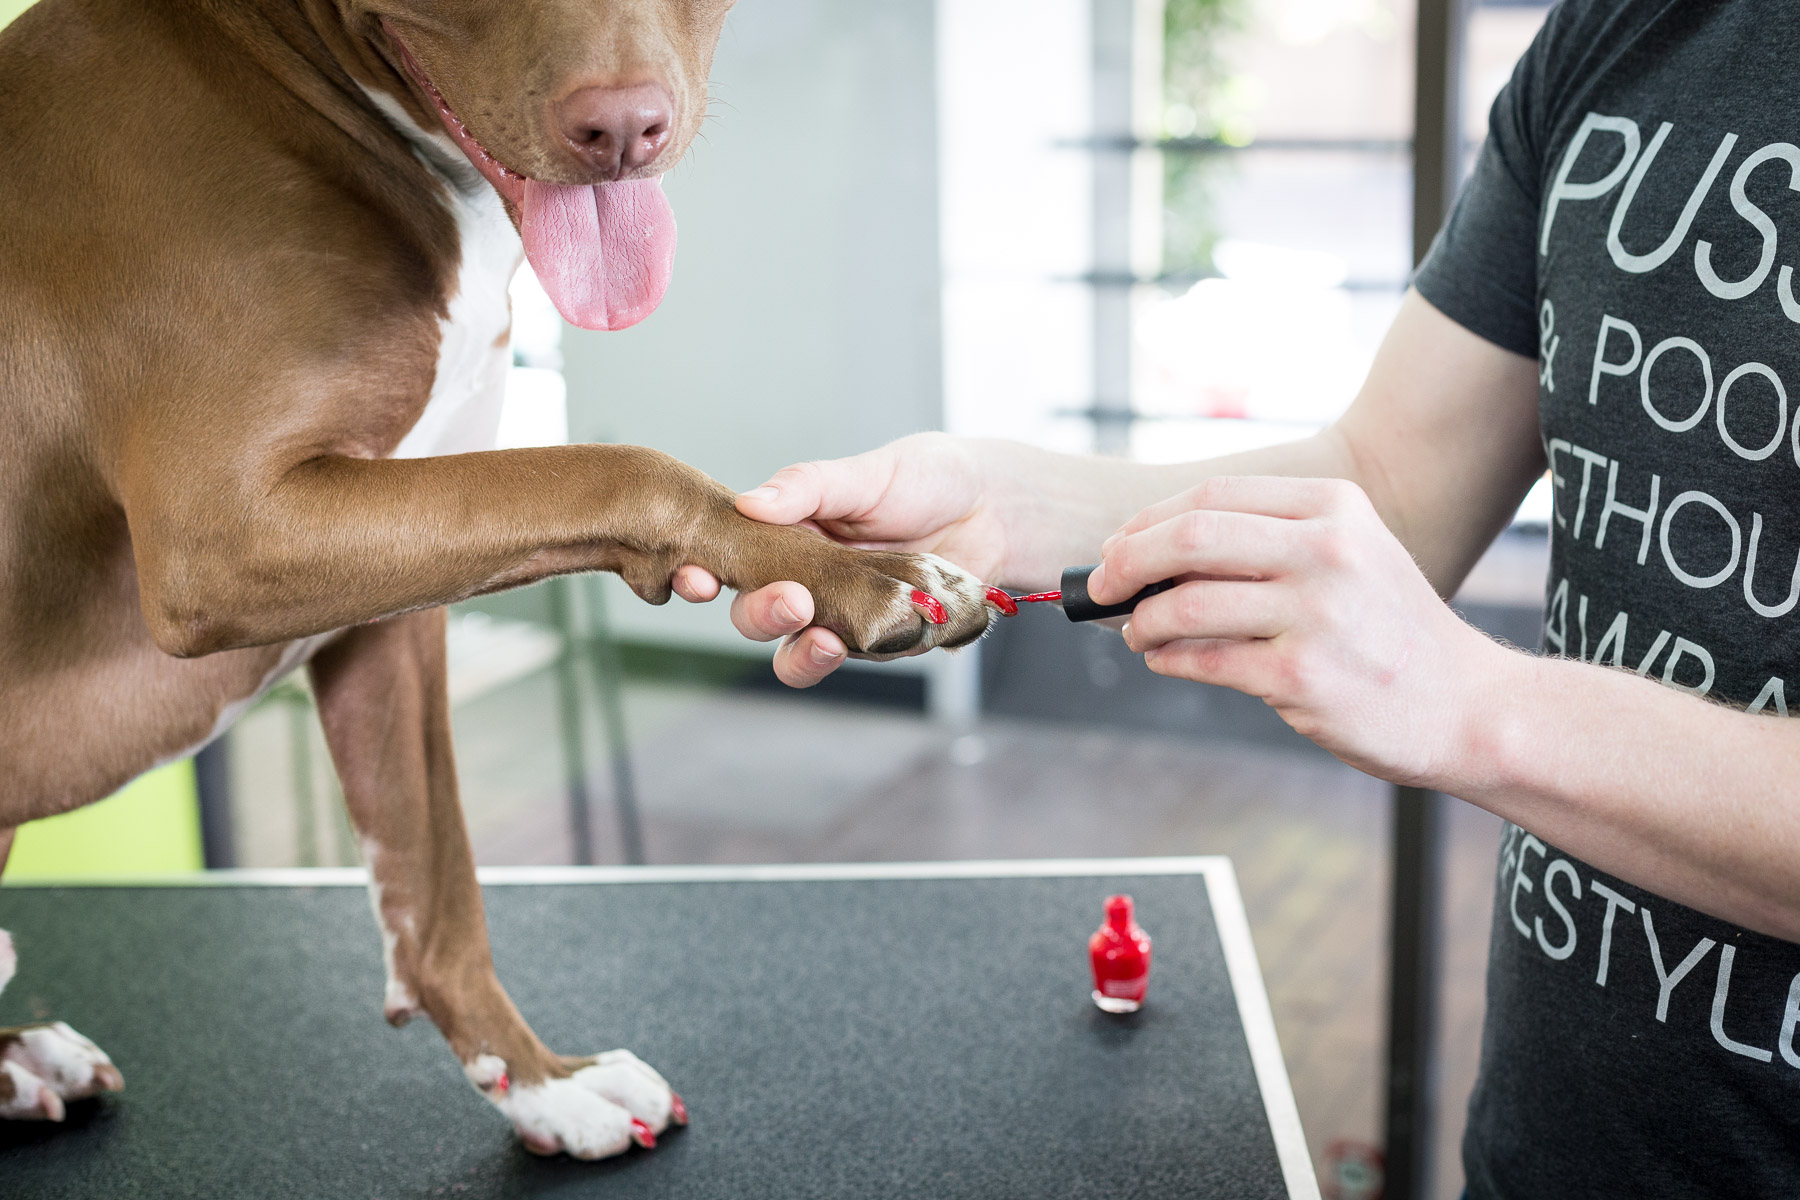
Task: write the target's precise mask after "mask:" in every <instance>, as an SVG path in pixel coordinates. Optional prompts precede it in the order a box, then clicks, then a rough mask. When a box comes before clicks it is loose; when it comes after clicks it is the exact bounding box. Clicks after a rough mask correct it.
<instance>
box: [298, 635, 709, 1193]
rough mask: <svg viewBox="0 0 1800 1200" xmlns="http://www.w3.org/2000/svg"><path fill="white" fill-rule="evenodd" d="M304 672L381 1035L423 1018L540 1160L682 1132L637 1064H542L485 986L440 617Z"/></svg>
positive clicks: (481, 928)
mask: <svg viewBox="0 0 1800 1200" xmlns="http://www.w3.org/2000/svg"><path fill="white" fill-rule="evenodd" d="M311 671H312V681H313V691H314V694H315V695H316V696H317V698H318V704H319V717H320V720H321V722H322V723H323V725H324V727H325V740H326V742H327V743H328V744H329V745H330V747H331V754H332V758H333V759H334V761H335V762H336V763H337V768H338V777H339V779H340V781H341V782H342V783H343V787H344V798H345V802H346V804H347V805H348V806H349V809H350V820H351V823H352V824H353V825H354V826H355V827H356V831H357V835H358V836H359V837H360V838H361V840H362V847H363V854H364V857H365V858H366V860H367V862H368V866H369V889H370V894H371V899H372V901H373V903H374V907H375V917H376V920H377V921H378V922H379V924H380V926H381V938H382V946H383V949H384V951H385V956H386V959H387V972H388V978H387V998H386V1005H385V1007H386V1013H387V1018H388V1020H389V1021H391V1022H393V1023H394V1024H396V1025H398V1024H403V1023H404V1022H405V1021H406V1020H408V1019H409V1018H411V1017H412V1016H414V1015H415V1014H417V1013H419V1012H423V1013H425V1014H426V1015H427V1016H429V1017H430V1018H431V1019H432V1021H433V1022H435V1023H436V1025H437V1027H438V1029H439V1030H440V1031H441V1032H442V1033H443V1035H444V1037H445V1039H446V1040H447V1041H448V1042H449V1043H450V1048H451V1050H452V1051H454V1052H455V1054H456V1056H457V1058H458V1059H460V1060H461V1061H462V1064H463V1071H464V1073H465V1074H466V1075H467V1076H468V1079H469V1082H470V1083H472V1084H474V1085H475V1088H476V1089H477V1090H478V1091H480V1092H481V1094H482V1095H484V1096H486V1097H487V1098H488V1100H490V1101H491V1102H492V1103H493V1104H494V1106H495V1107H496V1108H498V1109H500V1111H501V1112H502V1113H504V1114H506V1116H507V1117H508V1119H510V1120H511V1121H512V1123H513V1127H514V1129H515V1130H516V1131H517V1132H518V1135H519V1137H520V1138H521V1139H522V1140H523V1141H524V1143H525V1145H526V1146H527V1147H528V1148H529V1149H532V1150H534V1151H537V1152H539V1153H543V1154H554V1153H556V1152H558V1151H567V1152H568V1153H570V1154H573V1155H576V1156H578V1157H582V1158H602V1157H605V1156H606V1155H609V1154H617V1153H619V1152H620V1151H622V1150H625V1149H626V1148H628V1147H629V1146H630V1145H631V1144H632V1143H633V1142H634V1141H635V1142H637V1143H638V1144H640V1145H654V1144H655V1135H656V1134H657V1133H659V1132H661V1131H662V1129H663V1128H664V1127H665V1126H666V1125H667V1124H668V1123H669V1122H670V1121H671V1120H675V1121H677V1122H681V1121H685V1119H686V1113H685V1111H684V1110H683V1108H682V1105H681V1101H680V1099H679V1098H678V1097H677V1096H675V1094H674V1093H673V1092H671V1091H670V1090H669V1085H668V1084H667V1083H665V1082H664V1081H663V1079H662V1077H661V1076H660V1075H658V1074H657V1073H656V1072H655V1071H653V1070H651V1069H650V1068H649V1067H647V1066H645V1065H644V1064H643V1063H642V1062H639V1061H638V1059H637V1058H636V1057H635V1056H633V1055H630V1054H628V1053H626V1052H624V1051H614V1052H612V1053H610V1054H603V1055H600V1056H598V1057H594V1058H565V1057H562V1056H559V1055H556V1054H552V1053H551V1052H550V1051H549V1050H548V1049H546V1048H545V1047H544V1045H543V1043H542V1042H540V1041H538V1039H537V1035H536V1034H534V1033H532V1031H531V1029H530V1027H529V1026H528V1025H526V1023H525V1019H524V1018H523V1017H521V1016H520V1015H519V1012H518V1010H517V1009H516V1008H514V1007H513V1003H512V1001H511V1000H510V999H509V998H508V997H507V995H506V992H505V991H504V990H503V989H502V988H501V986H500V981H499V980H498V979H497V978H495V976H494V967H493V961H492V958H491V956H490V954H489V951H488V936H487V922H486V919H485V917H484V916H483V914H482V908H481V890H480V888H479V886H478V885H477V884H476V882H475V860H474V855H473V853H472V852H471V851H470V849H469V839H468V834H467V831H466V830H465V828H464V825H463V814H462V804H461V801H460V799H459V798H458V794H457V787H456V764H455V761H454V758H453V755H452V752H451V746H450V700H449V693H448V691H447V686H446V680H445V648H444V612H443V610H442V609H429V610H425V611H422V612H415V613H410V614H407V615H405V616H400V617H393V618H390V619H388V620H385V621H381V622H378V623H376V624H372V625H360V626H357V627H355V628H354V629H351V630H349V631H347V632H346V633H345V635H344V636H343V637H342V638H341V639H340V640H338V641H337V642H335V643H334V644H332V645H331V646H329V647H327V648H326V649H324V650H322V651H321V652H320V653H319V654H318V655H317V656H316V657H314V659H313V661H312V666H311Z"/></svg>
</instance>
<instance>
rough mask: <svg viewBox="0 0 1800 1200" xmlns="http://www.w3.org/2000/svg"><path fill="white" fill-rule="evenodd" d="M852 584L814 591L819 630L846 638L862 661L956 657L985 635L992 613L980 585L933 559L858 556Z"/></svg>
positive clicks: (834, 582)
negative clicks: (946, 653)
mask: <svg viewBox="0 0 1800 1200" xmlns="http://www.w3.org/2000/svg"><path fill="white" fill-rule="evenodd" d="M847 565H848V566H849V567H850V569H851V572H852V574H851V577H850V578H849V579H839V578H835V577H832V576H827V577H826V578H825V579H824V580H823V581H822V583H821V585H820V586H818V587H816V588H815V589H814V600H815V603H816V604H817V605H818V610H817V615H816V616H815V618H814V620H815V623H816V624H819V625H823V626H825V627H826V628H828V629H832V630H834V631H836V632H837V633H838V634H839V635H841V636H842V637H843V638H844V640H845V642H846V643H847V644H848V645H849V646H850V648H851V650H852V651H854V652H855V653H856V655H857V656H858V657H859V658H869V659H875V660H878V661H885V660H887V659H890V658H900V657H902V656H904V655H908V654H917V653H919V652H920V651H922V650H931V649H940V648H941V649H946V650H954V649H955V648H957V647H958V646H966V645H968V644H969V643H970V642H973V641H975V640H976V639H977V638H979V637H980V636H981V635H982V634H983V633H985V632H987V627H988V622H989V621H990V620H991V619H992V617H993V614H994V611H995V610H994V608H993V607H992V606H991V605H989V604H988V602H987V587H986V585H985V584H983V583H982V582H981V581H980V580H979V579H976V578H975V577H974V576H973V575H971V574H969V573H968V572H967V571H965V570H963V569H962V568H961V567H958V566H956V565H955V564H954V563H951V562H947V561H945V560H944V559H941V558H939V557H938V556H937V555H935V554H902V553H897V552H889V551H879V552H860V553H857V554H856V556H855V557H853V558H851V559H849V560H848V563H847Z"/></svg>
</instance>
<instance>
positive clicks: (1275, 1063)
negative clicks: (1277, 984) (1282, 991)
mask: <svg viewBox="0 0 1800 1200" xmlns="http://www.w3.org/2000/svg"><path fill="white" fill-rule="evenodd" d="M1204 861H1205V862H1206V866H1205V868H1204V871H1205V874H1206V895H1207V898H1208V899H1209V900H1211V902H1212V911H1213V924H1214V925H1215V926H1217V928H1218V931H1219V944H1220V945H1221V946H1223V947H1224V950H1225V969H1226V971H1227V972H1228V973H1229V974H1230V975H1231V992H1232V995H1234V996H1236V997H1237V1006H1238V1019H1239V1020H1240V1021H1241V1022H1242V1023H1243V1026H1244V1040H1245V1041H1246V1042H1248V1043H1249V1045H1250V1065H1251V1066H1252V1067H1253V1068H1254V1069H1255V1071H1256V1086H1257V1090H1258V1091H1259V1092H1261V1093H1262V1099H1263V1110H1264V1112H1266V1113H1267V1114H1268V1118H1269V1130H1270V1132H1271V1133H1273V1134H1274V1137H1275V1156H1276V1158H1278V1159H1279V1160H1280V1162H1281V1174H1282V1178H1283V1179H1284V1180H1285V1181H1286V1182H1287V1192H1288V1200H1319V1179H1318V1176H1317V1175H1316V1174H1315V1173H1314V1172H1313V1164H1312V1153H1311V1152H1310V1151H1308V1150H1307V1148H1306V1133H1305V1131H1304V1130H1303V1129H1302V1128H1301V1127H1300V1109H1299V1108H1298V1107H1297V1106H1296V1105H1295V1103H1294V1085H1293V1083H1292V1082H1291V1081H1290V1080H1289V1079H1288V1073H1287V1063H1286V1061H1285V1060H1284V1059H1283V1058H1282V1055H1281V1039H1280V1038H1279V1037H1277V1036H1276V1034H1275V1014H1274V1011H1273V1010H1272V1009H1270V1008H1269V992H1268V989H1267V988H1266V987H1265V986H1264V985H1263V977H1262V967H1261V966H1260V965H1259V964H1258V963H1257V961H1256V944H1255V943H1254V942H1253V941H1252V940H1251V938H1250V918H1249V916H1248V914H1246V913H1245V911H1244V897H1243V893H1242V892H1240V891H1239V890H1238V882H1237V872H1236V870H1234V869H1233V868H1232V865H1231V860H1230V859H1229V858H1224V857H1218V858H1208V859H1206V860H1204Z"/></svg>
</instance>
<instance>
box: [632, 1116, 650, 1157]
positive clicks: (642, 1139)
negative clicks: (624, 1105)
mask: <svg viewBox="0 0 1800 1200" xmlns="http://www.w3.org/2000/svg"><path fill="white" fill-rule="evenodd" d="M631 1140H632V1141H634V1142H636V1143H637V1144H638V1145H640V1146H642V1147H643V1148H644V1149H646V1150H654V1149H656V1135H655V1134H654V1133H651V1132H650V1127H649V1126H648V1125H646V1124H644V1123H643V1122H642V1121H640V1120H638V1119H637V1118H636V1117H633V1118H631Z"/></svg>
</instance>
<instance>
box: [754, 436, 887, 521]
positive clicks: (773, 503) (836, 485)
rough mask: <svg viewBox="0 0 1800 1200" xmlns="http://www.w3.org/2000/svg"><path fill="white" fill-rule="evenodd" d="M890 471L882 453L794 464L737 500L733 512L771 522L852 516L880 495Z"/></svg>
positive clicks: (856, 515) (871, 505) (875, 452)
mask: <svg viewBox="0 0 1800 1200" xmlns="http://www.w3.org/2000/svg"><path fill="white" fill-rule="evenodd" d="M891 475H892V464H891V462H888V461H887V460H886V458H885V456H884V455H883V452H882V451H879V450H877V451H873V452H871V453H869V454H859V455H856V456H855V457H853V458H837V459H830V460H828V461H825V462H807V463H796V464H794V465H793V466H791V467H783V468H782V469H781V470H779V471H777V472H775V474H774V475H773V476H772V477H771V478H770V479H769V481H768V482H767V483H765V484H763V485H762V486H761V487H758V488H752V489H751V490H750V491H748V492H745V493H744V494H743V495H741V496H739V497H738V498H737V507H738V511H739V512H741V513H743V514H744V515H745V516H746V517H750V518H753V519H754V520H758V521H764V522H767V523H768V524H771V525H795V524H798V523H799V522H801V521H804V520H807V519H808V518H811V519H813V520H818V521H838V520H852V521H854V520H856V519H857V518H859V517H861V516H863V515H864V514H866V513H867V512H868V510H869V509H870V508H872V507H873V506H874V505H875V503H876V502H877V501H878V500H879V499H880V498H881V495H882V492H883V491H884V490H885V489H886V487H887V484H888V480H889V477H890V476H891Z"/></svg>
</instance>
